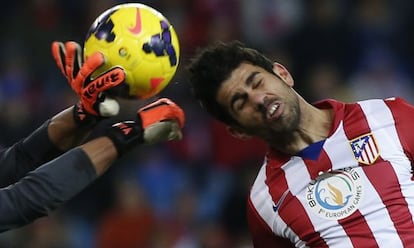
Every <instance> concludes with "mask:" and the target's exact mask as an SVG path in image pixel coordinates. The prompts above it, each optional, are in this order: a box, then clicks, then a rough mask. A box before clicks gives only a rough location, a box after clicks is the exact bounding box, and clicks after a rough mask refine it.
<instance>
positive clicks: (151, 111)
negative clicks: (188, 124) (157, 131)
mask: <svg viewBox="0 0 414 248" xmlns="http://www.w3.org/2000/svg"><path fill="white" fill-rule="evenodd" d="M138 115H139V117H140V118H141V121H142V127H143V128H146V127H147V126H150V125H152V124H154V123H156V122H159V121H165V120H176V121H177V123H178V124H179V126H180V128H183V127H184V121H185V115H184V111H183V110H182V109H181V108H180V107H179V106H178V105H177V104H175V103H174V102H173V101H171V100H170V99H168V98H161V99H159V100H157V101H155V102H153V103H150V104H148V105H146V106H144V107H142V108H141V109H139V110H138Z"/></svg>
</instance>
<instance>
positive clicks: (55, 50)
mask: <svg viewBox="0 0 414 248" xmlns="http://www.w3.org/2000/svg"><path fill="white" fill-rule="evenodd" d="M51 49H52V56H53V59H54V60H55V62H56V65H57V67H58V68H59V70H60V71H61V72H62V74H63V75H64V76H65V77H66V78H67V75H66V71H65V67H66V66H65V60H64V58H65V57H66V51H65V46H64V45H63V43H62V42H59V41H54V42H52V45H51Z"/></svg>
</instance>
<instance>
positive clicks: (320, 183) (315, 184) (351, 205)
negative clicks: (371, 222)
mask: <svg viewBox="0 0 414 248" xmlns="http://www.w3.org/2000/svg"><path fill="white" fill-rule="evenodd" d="M363 193H364V192H363V186H362V179H361V177H360V175H359V173H358V172H357V171H356V170H355V169H354V168H347V169H343V170H337V171H330V172H326V173H323V174H321V175H320V176H318V177H317V178H316V179H315V180H312V181H311V183H310V184H309V185H308V186H307V191H306V200H307V203H308V206H309V207H310V208H311V209H312V210H313V212H314V213H315V214H316V215H317V216H319V217H322V218H325V219H329V220H340V219H343V218H346V217H348V216H350V215H351V214H353V213H354V212H355V211H356V210H357V209H358V207H359V205H360V203H361V201H362V197H363Z"/></svg>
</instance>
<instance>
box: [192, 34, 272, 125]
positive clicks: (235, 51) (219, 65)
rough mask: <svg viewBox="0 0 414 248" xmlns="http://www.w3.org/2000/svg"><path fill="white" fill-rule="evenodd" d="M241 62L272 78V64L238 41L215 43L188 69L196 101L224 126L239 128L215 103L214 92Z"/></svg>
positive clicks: (206, 48) (198, 55)
mask: <svg viewBox="0 0 414 248" xmlns="http://www.w3.org/2000/svg"><path fill="white" fill-rule="evenodd" d="M242 62H247V63H251V64H252V65H256V66H260V67H262V68H264V69H265V70H266V71H269V72H270V73H272V74H274V73H273V62H272V61H271V60H269V59H268V58H266V57H265V56H264V55H263V54H261V53H260V52H259V51H257V50H255V49H252V48H248V47H246V46H245V44H243V43H242V42H240V41H237V40H236V41H231V42H228V43H224V42H215V43H213V44H212V45H210V46H208V47H205V48H203V49H202V50H198V53H197V55H196V56H195V57H194V58H193V59H192V60H191V62H190V64H189V65H188V67H187V69H188V71H189V74H190V78H189V80H190V85H191V89H192V93H193V95H194V97H195V98H196V100H198V101H199V102H200V104H201V106H202V107H203V108H205V109H206V110H207V112H209V113H210V114H211V115H212V116H213V117H214V118H216V119H218V120H219V121H222V122H224V123H225V124H227V125H238V122H237V121H236V120H234V118H233V117H231V115H230V114H229V113H228V112H227V111H226V110H225V108H223V106H221V105H220V104H219V103H218V102H217V92H218V90H219V89H220V86H221V84H222V83H223V82H224V81H225V80H226V79H228V78H229V77H230V75H231V73H232V71H233V70H234V69H236V68H237V67H238V66H239V65H240V64H241V63H242Z"/></svg>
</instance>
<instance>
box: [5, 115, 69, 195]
mask: <svg viewBox="0 0 414 248" xmlns="http://www.w3.org/2000/svg"><path fill="white" fill-rule="evenodd" d="M49 123H50V120H48V121H46V122H45V123H44V124H43V125H41V126H40V127H39V128H38V129H36V130H35V131H34V132H33V133H31V134H30V135H29V136H28V137H27V138H25V139H22V140H20V141H18V142H16V143H15V144H14V145H12V146H11V147H9V148H7V149H4V150H3V151H1V152H0V187H6V186H8V185H10V184H12V183H15V182H16V181H18V180H19V179H20V178H22V177H23V176H25V175H26V174H27V173H28V172H29V171H32V170H34V169H35V168H37V167H39V166H40V165H41V164H44V163H45V162H47V161H49V160H51V159H53V158H55V157H57V156H58V155H60V154H61V153H62V152H61V151H59V150H58V149H57V148H56V147H55V146H54V145H53V144H52V142H51V141H50V139H49V136H48V133H47V128H48V126H49Z"/></svg>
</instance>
